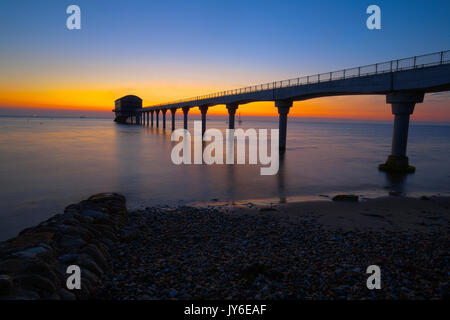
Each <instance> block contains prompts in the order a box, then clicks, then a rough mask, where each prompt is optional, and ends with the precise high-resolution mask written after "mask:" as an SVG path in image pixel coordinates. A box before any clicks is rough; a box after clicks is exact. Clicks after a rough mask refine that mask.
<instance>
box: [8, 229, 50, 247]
mask: <svg viewBox="0 0 450 320" xmlns="http://www.w3.org/2000/svg"><path fill="white" fill-rule="evenodd" d="M41 229H43V228H41ZM28 230H29V229H28ZM52 238H53V233H52V232H28V233H23V234H21V235H20V236H18V237H17V238H14V239H12V240H10V241H9V246H10V247H25V246H29V247H30V246H37V245H39V244H40V243H41V242H45V241H50V240H51V239H52Z"/></svg>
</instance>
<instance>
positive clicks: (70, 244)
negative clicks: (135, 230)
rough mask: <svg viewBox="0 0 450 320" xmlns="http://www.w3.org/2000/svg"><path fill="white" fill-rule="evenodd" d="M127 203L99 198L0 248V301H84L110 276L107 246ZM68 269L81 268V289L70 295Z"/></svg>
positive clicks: (111, 197)
mask: <svg viewBox="0 0 450 320" xmlns="http://www.w3.org/2000/svg"><path fill="white" fill-rule="evenodd" d="M125 204H126V201H125V198H124V197H123V196H121V195H119V194H115V193H101V194H97V195H94V196H92V197H90V198H89V199H87V200H84V201H81V202H80V203H77V204H72V205H70V206H68V207H67V208H66V209H65V210H64V213H63V214H57V215H55V216H53V217H51V218H50V219H48V220H46V221H44V222H42V223H41V224H39V225H37V226H35V227H32V228H28V229H25V230H23V231H22V232H20V233H19V235H18V236H17V237H16V238H13V239H10V240H7V241H4V242H1V243H0V299H65V300H66V299H85V298H89V297H91V296H92V295H93V294H94V293H95V292H96V290H97V288H98V287H99V285H100V279H101V277H102V275H103V274H104V273H106V272H108V271H109V268H110V264H109V260H110V253H109V247H111V246H112V245H113V242H114V241H115V240H116V239H117V238H118V236H119V233H120V230H119V229H120V226H121V225H122V224H123V223H124V222H125V221H126V219H127V215H128V213H127V208H126V206H125ZM69 265H78V266H79V267H80V268H81V270H82V271H81V289H80V290H76V289H75V290H68V289H67V287H66V281H67V278H68V277H69V276H70V275H69V274H67V273H66V270H67V267H68V266H69Z"/></svg>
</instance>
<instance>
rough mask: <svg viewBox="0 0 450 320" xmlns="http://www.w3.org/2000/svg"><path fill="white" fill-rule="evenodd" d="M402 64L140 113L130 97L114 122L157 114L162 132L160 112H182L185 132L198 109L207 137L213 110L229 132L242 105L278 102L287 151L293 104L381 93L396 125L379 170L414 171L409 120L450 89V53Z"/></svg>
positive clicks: (281, 135)
mask: <svg viewBox="0 0 450 320" xmlns="http://www.w3.org/2000/svg"><path fill="white" fill-rule="evenodd" d="M399 61H400V60H392V61H385V62H382V63H376V64H372V65H365V66H363V67H353V68H349V69H345V70H338V71H332V72H327V73H321V74H315V75H306V76H302V77H299V78H294V79H287V80H283V81H274V82H269V83H263V84H260V85H255V86H249V87H245V88H237V89H233V90H225V91H220V92H214V93H211V94H205V95H200V96H195V97H191V98H187V99H179V100H176V101H172V102H167V103H164V104H158V105H154V106H148V107H145V108H142V100H140V98H137V97H133V96H127V97H123V98H121V99H119V100H118V101H116V108H115V109H114V110H113V111H114V112H116V119H118V120H120V121H122V122H123V121H125V120H127V119H129V118H131V121H136V123H140V121H141V119H140V115H139V114H138V113H136V112H135V111H134V110H139V111H140V112H148V111H150V112H151V115H152V120H151V121H152V126H153V112H154V111H156V119H157V120H156V121H157V124H156V126H157V127H159V119H158V113H159V111H162V110H164V109H165V110H171V111H172V108H174V109H182V110H183V117H184V128H185V129H187V128H188V112H189V109H190V108H196V107H198V108H199V109H200V111H201V116H202V117H201V118H202V132H203V133H204V132H205V131H206V114H207V111H208V108H209V107H214V106H217V105H226V107H227V109H228V116H229V122H228V128H229V129H233V128H235V116H236V109H237V108H238V106H241V107H242V105H245V104H247V103H251V102H267V101H274V102H275V106H276V107H277V110H278V114H279V148H280V150H281V151H284V150H286V137H287V119H288V114H289V111H290V108H291V107H292V105H293V101H306V100H310V99H316V98H320V97H333V96H347V95H349V96H350V95H351V96H353V95H380V94H383V95H386V96H387V99H386V101H387V103H390V104H391V105H392V113H393V114H394V116H395V120H394V132H393V137H392V151H391V154H390V155H389V157H388V159H387V161H386V163H383V164H381V165H380V166H379V168H380V169H381V170H387V171H401V172H413V171H414V167H412V166H410V165H409V161H408V157H407V155H406V149H407V142H408V127H409V118H410V115H411V114H412V112H413V111H414V106H415V104H416V103H419V102H422V101H423V98H424V94H425V93H435V92H443V91H449V90H450V50H447V51H442V52H441V51H440V52H435V53H431V54H428V55H422V56H415V57H409V58H404V59H401V61H402V63H401V65H400V66H399ZM355 70H356V72H355ZM374 70H375V71H374ZM128 100H129V101H128ZM120 102H124V103H123V104H122V103H120ZM125 102H127V103H128V102H129V106H130V107H131V110H132V113H128V111H127V110H125V109H126V108H125V107H126V106H128V104H125ZM163 112H165V111H163ZM172 117H174V114H172ZM172 119H173V124H172V129H174V122H175V121H174V118H172ZM147 122H148V120H147ZM164 127H165V119H164Z"/></svg>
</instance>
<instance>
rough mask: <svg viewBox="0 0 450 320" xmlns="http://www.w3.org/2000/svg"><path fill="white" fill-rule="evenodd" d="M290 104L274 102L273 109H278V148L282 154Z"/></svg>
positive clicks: (281, 101)
mask: <svg viewBox="0 0 450 320" xmlns="http://www.w3.org/2000/svg"><path fill="white" fill-rule="evenodd" d="M292 103H293V102H292V100H277V101H275V107H277V108H278V114H279V141H280V142H279V148H280V151H282V152H284V151H285V150H286V134H287V117H288V114H289V110H290V109H291V107H292Z"/></svg>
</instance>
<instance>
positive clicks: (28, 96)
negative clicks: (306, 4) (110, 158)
mask: <svg viewBox="0 0 450 320" xmlns="http://www.w3.org/2000/svg"><path fill="white" fill-rule="evenodd" d="M5 89H6V88H0V106H2V107H10V108H30V109H38V108H39V109H50V110H80V111H83V112H86V111H96V112H102V111H103V112H111V110H112V109H113V108H114V100H116V99H117V98H120V97H122V96H124V95H127V94H135V95H137V96H140V97H141V98H143V105H144V106H148V105H152V104H158V103H163V102H167V101H173V100H176V99H177V98H179V97H183V96H184V97H189V96H195V95H197V94H203V93H207V92H213V91H215V90H214V88H213V89H212V90H205V89H199V88H198V87H197V86H187V87H184V86H181V85H180V86H178V87H172V86H169V85H159V86H155V85H152V86H150V85H149V87H142V86H140V87H137V86H136V87H135V88H134V89H133V88H126V89H110V90H109V89H106V88H102V89H93V88H89V87H85V88H80V89H77V90H75V89H74V90H69V89H59V88H58V89H51V88H45V89H43V90H39V91H38V90H26V89H24V90H11V89H9V90H8V89H6V90H5ZM148 97H152V99H151V100H150V99H148ZM426 101H427V99H426V98H425V103H426ZM425 103H422V104H418V106H417V107H416V111H415V113H414V114H413V118H415V119H417V120H424V121H450V110H449V108H448V107H445V106H446V105H448V103H447V102H446V101H445V100H444V101H441V103H438V104H437V105H436V107H437V108H438V109H440V110H442V111H443V112H441V113H439V112H438V113H436V112H431V110H430V108H428V107H427V108H423V107H422V106H423V105H424V104H425ZM434 106H435V105H433V107H434ZM191 113H192V114H200V111H199V110H198V108H192V110H191ZM238 113H241V115H242V116H276V115H277V114H278V113H277V109H276V108H275V106H274V103H273V102H254V103H248V104H243V105H240V106H239V109H238ZM208 114H210V115H227V114H228V112H227V109H226V107H225V106H224V105H217V106H214V107H211V108H210V109H209V110H208ZM289 115H290V116H292V117H315V118H346V119H372V120H391V119H392V114H391V111H390V106H389V105H387V104H386V101H385V97H384V96H383V95H379V96H374V95H372V96H339V97H325V98H316V99H311V100H306V101H298V102H295V103H294V105H293V107H292V108H291V111H290V113H289Z"/></svg>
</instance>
